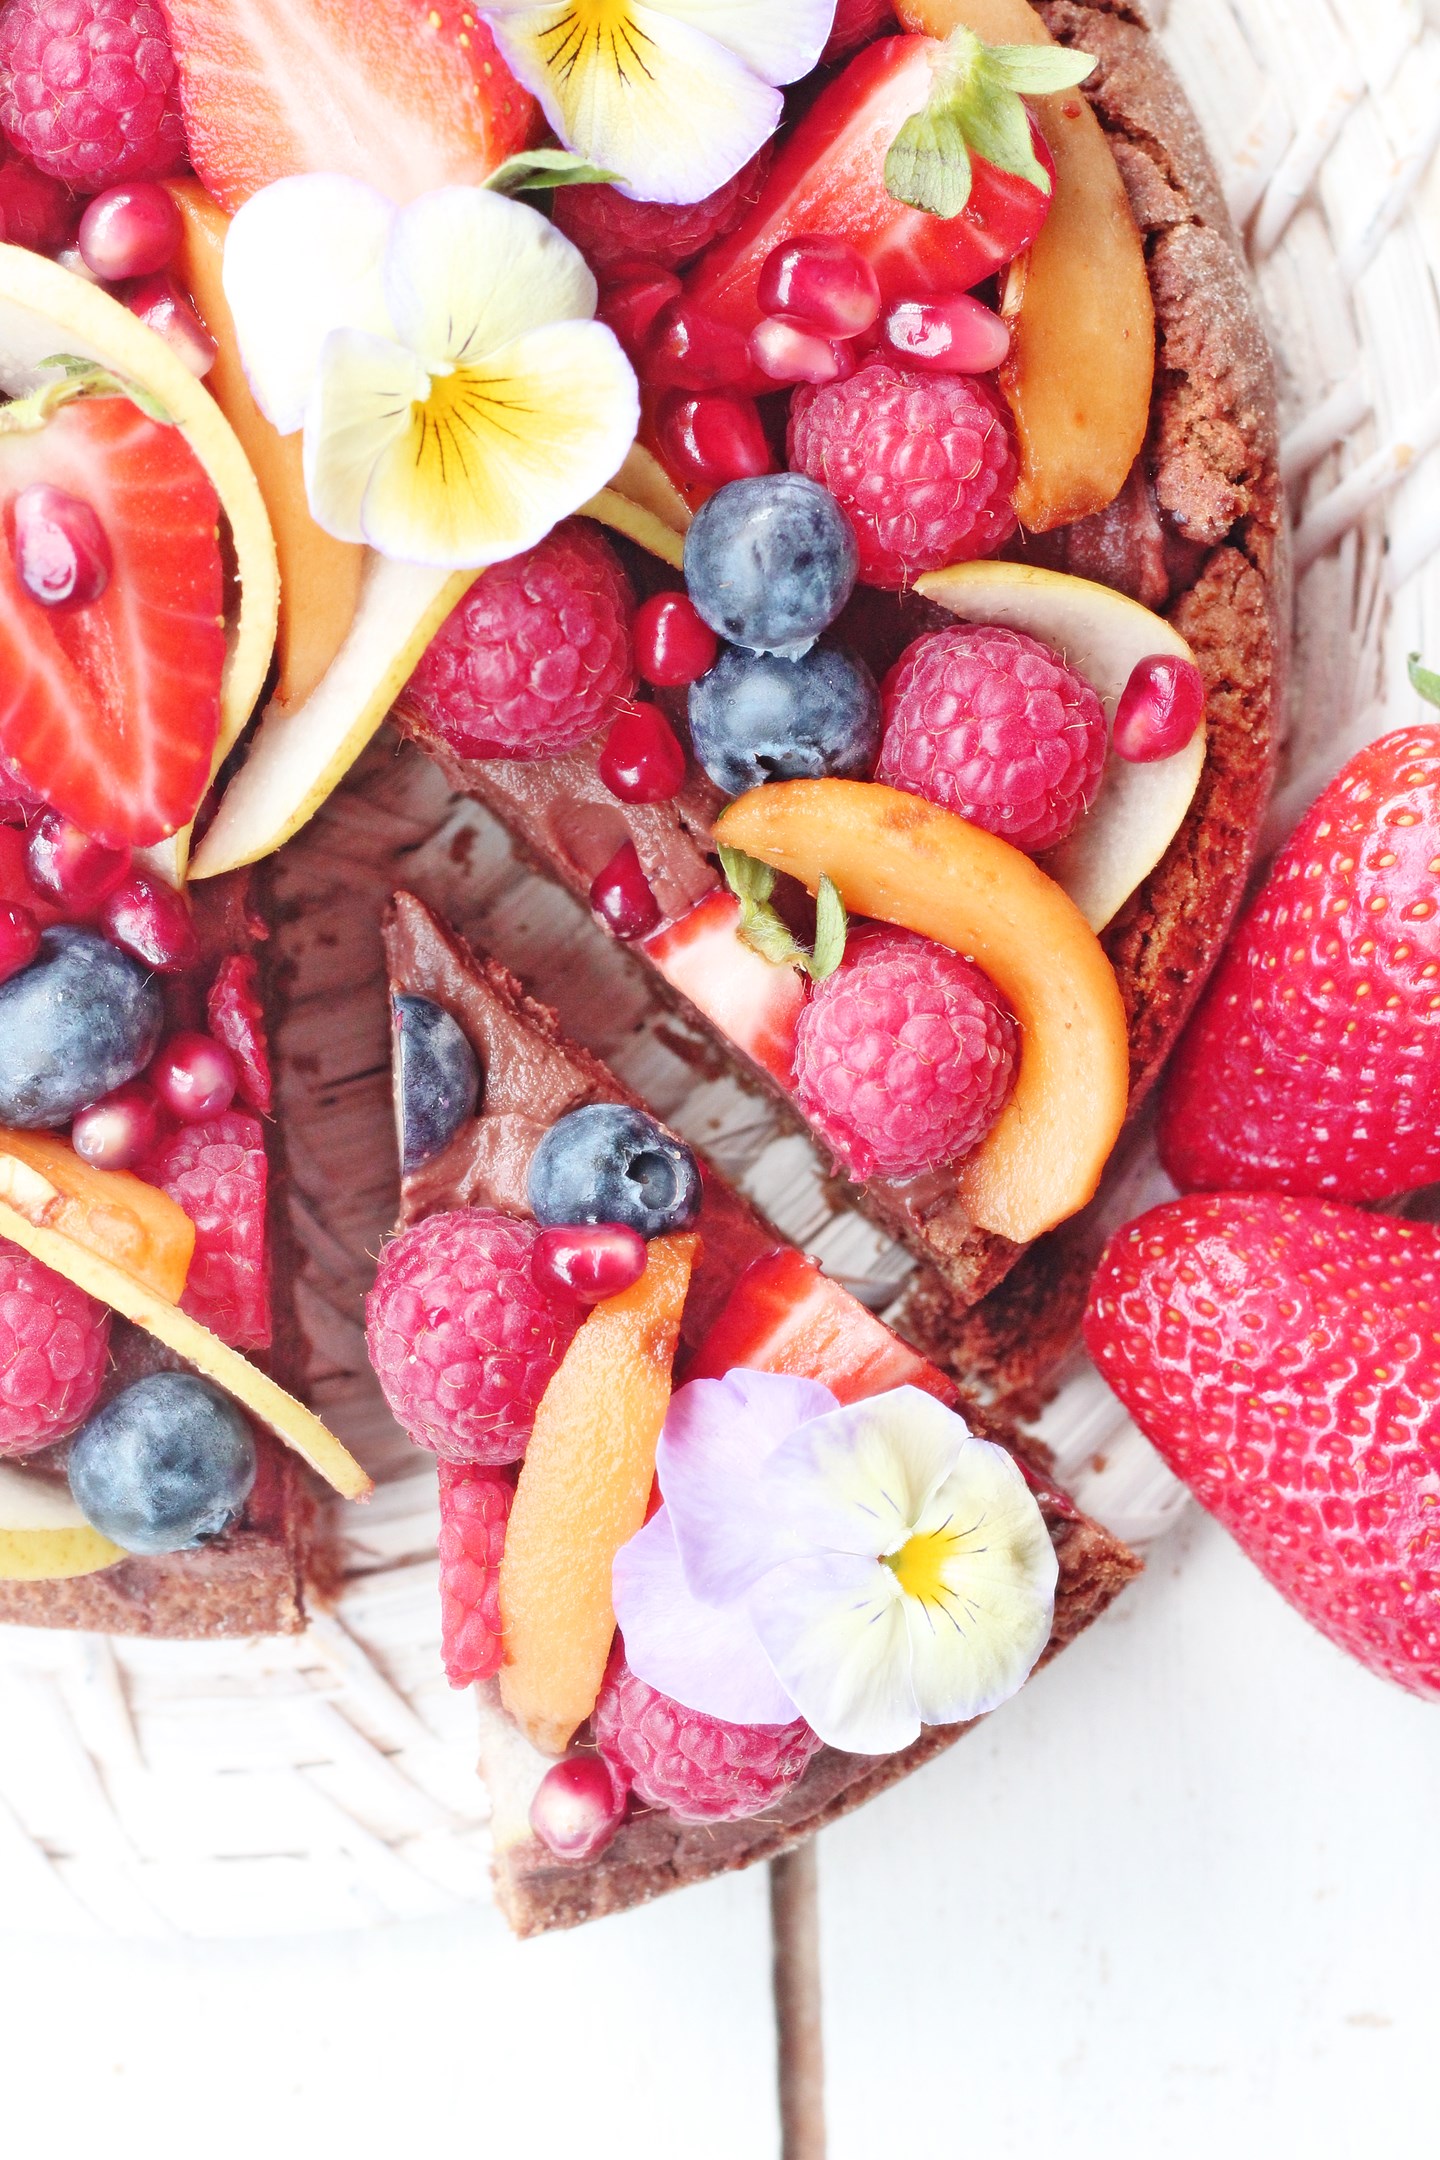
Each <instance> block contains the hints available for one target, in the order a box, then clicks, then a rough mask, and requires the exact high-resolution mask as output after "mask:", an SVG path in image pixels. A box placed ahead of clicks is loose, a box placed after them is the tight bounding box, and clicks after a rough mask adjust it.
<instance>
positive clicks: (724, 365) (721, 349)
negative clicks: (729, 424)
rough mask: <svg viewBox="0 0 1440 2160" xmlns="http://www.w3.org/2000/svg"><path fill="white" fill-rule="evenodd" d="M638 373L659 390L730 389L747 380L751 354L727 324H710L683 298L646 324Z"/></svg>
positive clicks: (741, 338) (711, 322)
mask: <svg viewBox="0 0 1440 2160" xmlns="http://www.w3.org/2000/svg"><path fill="white" fill-rule="evenodd" d="M640 373H641V375H642V376H643V378H644V379H645V381H646V382H647V383H653V384H654V385H655V386H656V388H657V389H662V390H730V389H735V388H737V387H740V386H748V384H749V383H750V381H751V379H752V378H751V371H750V348H749V345H748V344H747V342H746V340H745V339H744V338H743V337H742V336H741V334H740V332H739V331H738V330H736V329H733V328H732V327H731V325H730V324H729V323H718V322H715V321H714V320H713V319H712V317H710V316H709V315H706V314H705V313H703V312H702V310H701V309H699V308H697V307H696V305H695V303H694V301H693V300H687V299H685V298H684V297H683V296H682V297H681V298H680V299H678V300H671V301H669V302H668V303H667V304H666V305H665V306H664V307H662V308H661V310H660V312H659V314H658V315H657V316H656V317H655V320H654V322H653V323H652V324H651V326H650V332H649V335H648V336H647V338H646V340H645V348H644V351H643V352H642V354H641V356H640Z"/></svg>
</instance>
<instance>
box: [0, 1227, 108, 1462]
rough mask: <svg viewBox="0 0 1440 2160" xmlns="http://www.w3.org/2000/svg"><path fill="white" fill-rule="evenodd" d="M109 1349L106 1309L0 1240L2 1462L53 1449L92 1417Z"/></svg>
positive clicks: (15, 1246)
mask: <svg viewBox="0 0 1440 2160" xmlns="http://www.w3.org/2000/svg"><path fill="white" fill-rule="evenodd" d="M109 1345H110V1315H109V1313H108V1312H107V1311H106V1310H105V1307H104V1306H103V1305H97V1304H96V1302H95V1300H94V1298H91V1297H87V1296H86V1295H85V1292H84V1291H83V1290H77V1289H76V1287H75V1285H74V1284H73V1283H71V1282H67V1281H66V1279H65V1277H64V1276H63V1275H56V1274H54V1273H53V1272H52V1270H51V1269H49V1268H47V1267H42V1266H41V1264H40V1262H39V1261H38V1260H32V1259H31V1257H30V1255H29V1253H27V1252H22V1251H21V1250H20V1248H19V1246H18V1245H10V1244H7V1243H6V1242H5V1241H4V1240H3V1239H0V1456H5V1455H28V1454H30V1453H31V1451H32V1450H33V1449H35V1448H42V1447H48V1446H49V1444H50V1442H51V1441H52V1440H60V1439H63V1437H64V1435H65V1434H66V1433H68V1432H72V1431H73V1430H74V1428H75V1427H76V1426H77V1425H78V1424H80V1422H81V1420H82V1419H84V1418H86V1417H88V1416H89V1414H90V1412H91V1411H92V1410H93V1409H94V1407H95V1399H96V1397H97V1396H98V1395H99V1393H100V1383H101V1381H102V1380H103V1379H104V1377H105V1364H106V1353H107V1351H108V1349H109Z"/></svg>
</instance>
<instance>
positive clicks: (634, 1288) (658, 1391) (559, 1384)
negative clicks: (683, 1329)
mask: <svg viewBox="0 0 1440 2160" xmlns="http://www.w3.org/2000/svg"><path fill="white" fill-rule="evenodd" d="M699 1246H700V1240H699V1239H698V1237H695V1236H693V1235H687V1236H676V1237H663V1238H656V1239H655V1240H654V1241H653V1243H652V1244H651V1246H650V1255H649V1261H648V1264H647V1266H646V1269H645V1273H644V1274H643V1275H642V1276H641V1277H640V1280H639V1281H638V1282H637V1283H634V1284H632V1285H631V1287H630V1288H629V1289H628V1290H622V1291H621V1292H620V1294H619V1296H618V1297H611V1298H606V1299H605V1300H604V1301H603V1303H601V1304H599V1305H597V1306H596V1307H595V1309H594V1311H593V1312H592V1313H591V1314H590V1315H589V1317H588V1319H587V1320H586V1321H585V1323H584V1325H583V1326H582V1327H581V1329H580V1331H579V1333H578V1334H577V1335H576V1336H575V1338H574V1340H573V1342H572V1343H571V1345H570V1348H569V1349H568V1350H567V1351H566V1353H565V1356H564V1358H563V1359H562V1361H561V1363H560V1366H559V1369H558V1370H557V1371H556V1373H555V1375H554V1377H553V1379H552V1380H551V1382H550V1385H549V1387H547V1388H546V1390H545V1393H544V1395H543V1396H542V1397H541V1399H540V1408H539V1409H538V1410H537V1412H536V1413H535V1430H534V1432H533V1433H532V1434H531V1436H530V1445H529V1447H528V1449H527V1450H526V1454H525V1460H524V1462H523V1463H522V1464H521V1467H520V1482H519V1484H518V1486H517V1487H516V1490H515V1505H514V1507H513V1508H512V1509H511V1511H510V1525H509V1528H508V1530H507V1531H506V1534H505V1557H504V1559H503V1560H502V1561H501V1563H500V1613H501V1618H502V1620H503V1623H504V1632H505V1663H504V1664H503V1665H502V1666H501V1668H500V1695H501V1700H502V1701H503V1702H504V1705H505V1708H506V1709H507V1710H508V1711H509V1713H510V1715H511V1717H513V1718H514V1719H515V1721H516V1723H517V1724H518V1725H519V1727H520V1729H521V1731H522V1732H523V1733H524V1734H525V1736H526V1738H527V1739H528V1740H529V1741H530V1742H531V1743H532V1744H533V1745H534V1746H535V1747H537V1748H540V1749H542V1750H543V1751H544V1752H545V1753H546V1754H549V1755H560V1754H563V1753H564V1750H565V1747H566V1744H567V1743H568V1741H569V1739H570V1736H571V1734H572V1733H573V1732H574V1731H575V1729H576V1727H577V1726H578V1725H581V1724H583V1723H584V1721H585V1719H586V1718H587V1717H589V1715H590V1712H591V1711H592V1710H593V1709H594V1707H595V1698H596V1696H597V1695H598V1694H599V1692H600V1683H601V1681H602V1680H603V1679H604V1677H605V1662H606V1659H607V1658H608V1657H609V1655H610V1644H611V1640H612V1638H613V1636H614V1633H615V1607H614V1605H613V1603H612V1601H611V1592H610V1570H611V1566H612V1564H613V1562H614V1559H615V1555H616V1553H617V1552H619V1550H620V1547H621V1546H622V1545H624V1544H625V1543H626V1542H627V1540H628V1539H630V1538H632V1537H634V1535H635V1533H636V1531H637V1530H638V1529H639V1528H640V1526H641V1524H642V1523H643V1522H644V1520H645V1509H646V1505H647V1503H648V1501H649V1498H650V1487H651V1484H652V1482H653V1480H654V1476H655V1448H656V1444H657V1443H658V1441H659V1438H660V1428H661V1426H662V1425H663V1424H664V1422H665V1412H666V1410H667V1409H668V1408H669V1404H670V1366H671V1362H672V1360H673V1358H674V1355H675V1345H676V1343H677V1341H678V1340H679V1336H680V1315H681V1313H682V1312H683V1310H684V1306H685V1293H686V1291H687V1290H688V1289H689V1286H690V1271H691V1269H692V1267H693V1266H694V1264H695V1256H696V1254H697V1252H698V1251H699Z"/></svg>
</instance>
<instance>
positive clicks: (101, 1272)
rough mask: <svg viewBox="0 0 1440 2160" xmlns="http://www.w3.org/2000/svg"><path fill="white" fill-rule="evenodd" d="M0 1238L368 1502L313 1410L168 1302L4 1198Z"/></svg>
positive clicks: (345, 1455) (364, 1486)
mask: <svg viewBox="0 0 1440 2160" xmlns="http://www.w3.org/2000/svg"><path fill="white" fill-rule="evenodd" d="M0 1237H3V1238H9V1239H10V1241H11V1243H12V1244H15V1245H18V1246H20V1247H21V1249H22V1250H23V1251H25V1252H28V1253H30V1254H31V1255H32V1257H33V1258H35V1259H36V1260H39V1261H41V1262H42V1263H43V1264H44V1266H46V1267H48V1268H53V1269H54V1270H55V1273H56V1274H57V1275H63V1276H64V1277H65V1279H66V1281H67V1282H73V1283H74V1284H75V1285H76V1287H77V1288H78V1289H81V1290H84V1291H86V1292H87V1293H88V1295H89V1296H91V1297H93V1298H98V1299H99V1300H100V1303H101V1304H102V1305H108V1306H109V1307H110V1308H111V1310H112V1311H114V1312H118V1313H119V1314H120V1315H121V1316H122V1318H124V1319H126V1320H131V1321H133V1322H134V1323H135V1325H136V1327H142V1328H144V1329H145V1330H146V1332H147V1333H148V1334H150V1335H153V1336H154V1337H155V1339H156V1341H157V1342H162V1343H164V1344H165V1347H166V1348H167V1349H168V1350H173V1351H174V1352H175V1353H176V1355H177V1357H182V1358H184V1359H185V1361H186V1363H187V1364H190V1365H193V1366H194V1367H195V1369H196V1371H197V1372H202V1373H204V1374H205V1376H206V1378H207V1379H209V1380H213V1381H215V1383H216V1384H217V1386H219V1387H223V1388H224V1389H225V1390H226V1392H227V1393H228V1394H231V1395H233V1396H234V1397H235V1399H236V1401H237V1402H240V1403H243V1404H244V1406H245V1408H246V1409H247V1410H250V1411H253V1412H254V1414H255V1416H256V1417H257V1418H259V1420H260V1422H261V1424H262V1425H268V1426H269V1428H270V1430H271V1432H273V1433H275V1434H276V1435H277V1436H278V1437H279V1438H280V1439H281V1440H283V1441H284V1442H285V1444H286V1446H287V1447H291V1448H293V1449H294V1450H295V1452H296V1454H297V1455H298V1456H299V1457H300V1458H301V1460H302V1461H303V1462H307V1463H308V1464H309V1465H310V1468H311V1469H312V1470H314V1471H316V1472H317V1473H318V1475H319V1476H321V1477H322V1478H324V1479H325V1481H326V1483H327V1484H329V1485H333V1486H334V1488H335V1490H336V1492H338V1493H340V1494H341V1495H342V1496H343V1497H344V1498H345V1499H346V1500H364V1499H365V1498H367V1496H368V1495H369V1493H370V1492H371V1490H372V1484H371V1480H370V1479H369V1478H368V1477H367V1476H366V1474H365V1472H364V1471H363V1470H362V1469H361V1467H360V1465H359V1463H357V1462H356V1460H355V1458H354V1457H353V1455H351V1454H350V1453H349V1451H348V1449H346V1448H344V1447H342V1446H341V1444H340V1442H339V1441H338V1440H337V1439H336V1438H335V1435H334V1434H333V1433H332V1432H331V1431H330V1430H329V1428H328V1427H327V1426H325V1425H322V1424H321V1422H320V1420H319V1418H317V1417H316V1416H315V1414H314V1412H313V1411H311V1410H307V1409H306V1408H305V1405H304V1404H303V1403H299V1402H297V1401H296V1400H295V1398H294V1396H293V1395H287V1393H286V1392H285V1390H284V1388H282V1387H281V1386H280V1384H279V1382H278V1381H276V1380H272V1379H271V1378H270V1375H269V1374H268V1373H263V1372H261V1370H260V1368H259V1366H258V1365H252V1364H251V1363H250V1361H249V1359H248V1358H243V1357H241V1355H240V1353H239V1351H238V1350H232V1349H231V1348H230V1345H229V1344H228V1343H223V1342H221V1340H220V1338H219V1336H218V1335H212V1334H211V1332H210V1330H209V1328H206V1327H202V1326H201V1325H200V1323H199V1321H198V1320H192V1319H191V1318H190V1316H189V1314H188V1313H183V1312H181V1310H180V1308H179V1306H178V1305H169V1304H167V1303H166V1302H165V1300H164V1299H163V1298H159V1297H157V1296H156V1295H155V1292H154V1291H153V1290H149V1289H147V1288H146V1287H145V1285H144V1284H143V1283H140V1282H137V1281H136V1280H135V1278H134V1276H132V1275H127V1274H126V1273H125V1271H124V1269H123V1268H118V1267H116V1265H115V1263H114V1261H113V1260H106V1259H102V1257H101V1256H100V1254H99V1253H95V1252H91V1251H89V1250H88V1249H87V1248H86V1247H85V1246H84V1245H80V1244H77V1243H76V1241H75V1239H74V1238H71V1237H67V1236H66V1235H65V1234H64V1232H63V1231H60V1230H51V1229H47V1228H46V1227H45V1226H44V1225H43V1224H40V1223H34V1222H31V1221H30V1219H29V1217H28V1216H25V1215H22V1214H21V1213H20V1211H19V1210H18V1208H13V1207H11V1206H10V1205H9V1204H8V1203H7V1202H6V1201H4V1200H0Z"/></svg>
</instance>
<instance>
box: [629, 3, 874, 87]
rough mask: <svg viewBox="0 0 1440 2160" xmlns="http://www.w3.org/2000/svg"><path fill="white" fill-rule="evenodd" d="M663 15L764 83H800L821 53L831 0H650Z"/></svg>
mask: <svg viewBox="0 0 1440 2160" xmlns="http://www.w3.org/2000/svg"><path fill="white" fill-rule="evenodd" d="M653 4H654V5H655V6H657V7H659V8H660V9H661V10H662V11H663V12H664V13H665V14H666V15H673V16H674V17H675V18H676V20H677V21H679V22H683V23H689V25H690V27H691V29H692V30H700V31H703V32H704V34H705V36H706V37H711V38H714V40H715V42H716V44H717V45H723V46H724V47H725V49H726V50H727V52H732V53H734V55H735V57H736V58H737V59H738V60H743V61H744V63H745V65H746V67H748V68H750V69H751V70H752V71H753V73H755V74H756V75H758V76H759V77H760V79H761V81H762V82H767V83H791V82H798V81H799V80H800V77H801V76H802V75H808V74H809V72H810V70H811V68H813V67H814V65H815V63H816V61H817V60H818V59H819V58H820V55H821V53H822V52H823V51H824V50H825V45H826V41H827V40H828V38H829V36H830V32H831V29H832V28H833V27H834V22H835V0H653Z"/></svg>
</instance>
